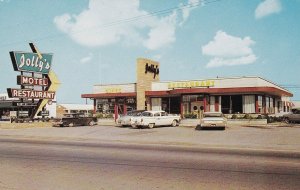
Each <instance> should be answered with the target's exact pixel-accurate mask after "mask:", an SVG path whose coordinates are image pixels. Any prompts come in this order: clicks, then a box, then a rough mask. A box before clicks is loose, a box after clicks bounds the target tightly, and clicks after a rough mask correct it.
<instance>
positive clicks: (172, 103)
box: [162, 97, 181, 114]
mask: <svg viewBox="0 0 300 190" xmlns="http://www.w3.org/2000/svg"><path fill="white" fill-rule="evenodd" d="M180 102H181V98H180V97H167V98H162V110H164V111H166V112H168V113H171V114H180Z"/></svg>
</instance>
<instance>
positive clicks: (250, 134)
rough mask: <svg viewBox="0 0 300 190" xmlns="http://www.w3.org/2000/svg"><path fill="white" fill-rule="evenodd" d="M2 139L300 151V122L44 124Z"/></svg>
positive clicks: (1, 134)
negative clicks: (216, 126)
mask: <svg viewBox="0 0 300 190" xmlns="http://www.w3.org/2000/svg"><path fill="white" fill-rule="evenodd" d="M0 138H29V139H48V140H49V139H53V140H63V141H68V140H71V139H72V140H81V141H110V142H126V143H137V144H158V145H159V144H162V145H177V146H197V147H199V146H201V147H203V146H207V147H220V148H222V147H227V148H248V149H249V148H250V149H251V148H253V149H269V150H291V151H299V150H300V125H293V126H290V127H283V126H282V127H275V126H263V127H262V126H252V127H241V126H231V127H228V128H227V129H226V130H224V131H222V130H202V131H197V130H195V129H194V128H187V127H174V128H173V127H160V128H154V129H132V128H122V127H114V126H94V127H73V128H69V127H64V128H54V127H43V128H24V129H0Z"/></svg>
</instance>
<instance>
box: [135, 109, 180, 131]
mask: <svg viewBox="0 0 300 190" xmlns="http://www.w3.org/2000/svg"><path fill="white" fill-rule="evenodd" d="M180 120H181V117H180V115H173V114H172V115H168V113H167V112H165V111H144V112H143V113H142V114H141V116H138V117H133V118H132V119H131V126H132V127H133V128H143V127H149V128H150V129H151V128H153V127H155V126H172V127H176V126H177V125H178V124H179V122H180Z"/></svg>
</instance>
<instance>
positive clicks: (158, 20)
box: [0, 0, 300, 103]
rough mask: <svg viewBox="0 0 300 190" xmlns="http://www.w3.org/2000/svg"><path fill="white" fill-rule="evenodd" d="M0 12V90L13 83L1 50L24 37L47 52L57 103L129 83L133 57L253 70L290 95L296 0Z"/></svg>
mask: <svg viewBox="0 0 300 190" xmlns="http://www.w3.org/2000/svg"><path fill="white" fill-rule="evenodd" d="M0 20H1V21H0V28H1V30H0V71H1V75H0V76H1V81H2V82H1V83H0V93H4V92H6V88H10V87H17V85H16V76H17V74H18V73H17V72H15V71H13V67H12V64H11V60H10V57H9V51H31V50H30V48H29V45H28V42H34V43H35V44H36V46H37V47H38V48H39V50H40V51H41V52H43V53H53V54H54V57H53V63H52V64H53V67H52V68H53V70H54V71H55V73H56V74H57V75H58V77H59V79H60V81H61V82H62V85H61V87H60V89H59V91H58V92H57V101H58V102H59V103H84V102H85V100H83V99H81V98H80V96H81V94H83V93H91V92H92V86H93V85H94V84H112V83H131V82H135V80H136V75H135V65H136V59H137V58H138V57H144V58H149V59H154V60H156V61H159V62H160V79H161V80H162V81H166V80H192V79H205V78H214V77H217V76H219V77H231V76H261V77H263V78H266V79H268V80H271V81H273V82H275V83H277V84H280V85H284V86H287V87H289V88H288V89H289V90H290V91H291V92H292V93H293V94H294V97H293V98H292V99H293V100H300V77H299V76H298V75H299V71H300V46H299V44H300V37H299V34H300V22H299V20H300V0H251V1H249V0H247V1H246V0H202V1H199V0H172V1H167V0H164V1H162V0H122V1H121V0H81V1H80V0H77V1H69V0H43V1H39V0H26V1H25V0H0ZM290 87H298V88H290Z"/></svg>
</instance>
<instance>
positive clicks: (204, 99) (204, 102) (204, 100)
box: [203, 97, 206, 112]
mask: <svg viewBox="0 0 300 190" xmlns="http://www.w3.org/2000/svg"><path fill="white" fill-rule="evenodd" d="M203 104H204V105H203V106H204V112H206V97H204V98H203Z"/></svg>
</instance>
